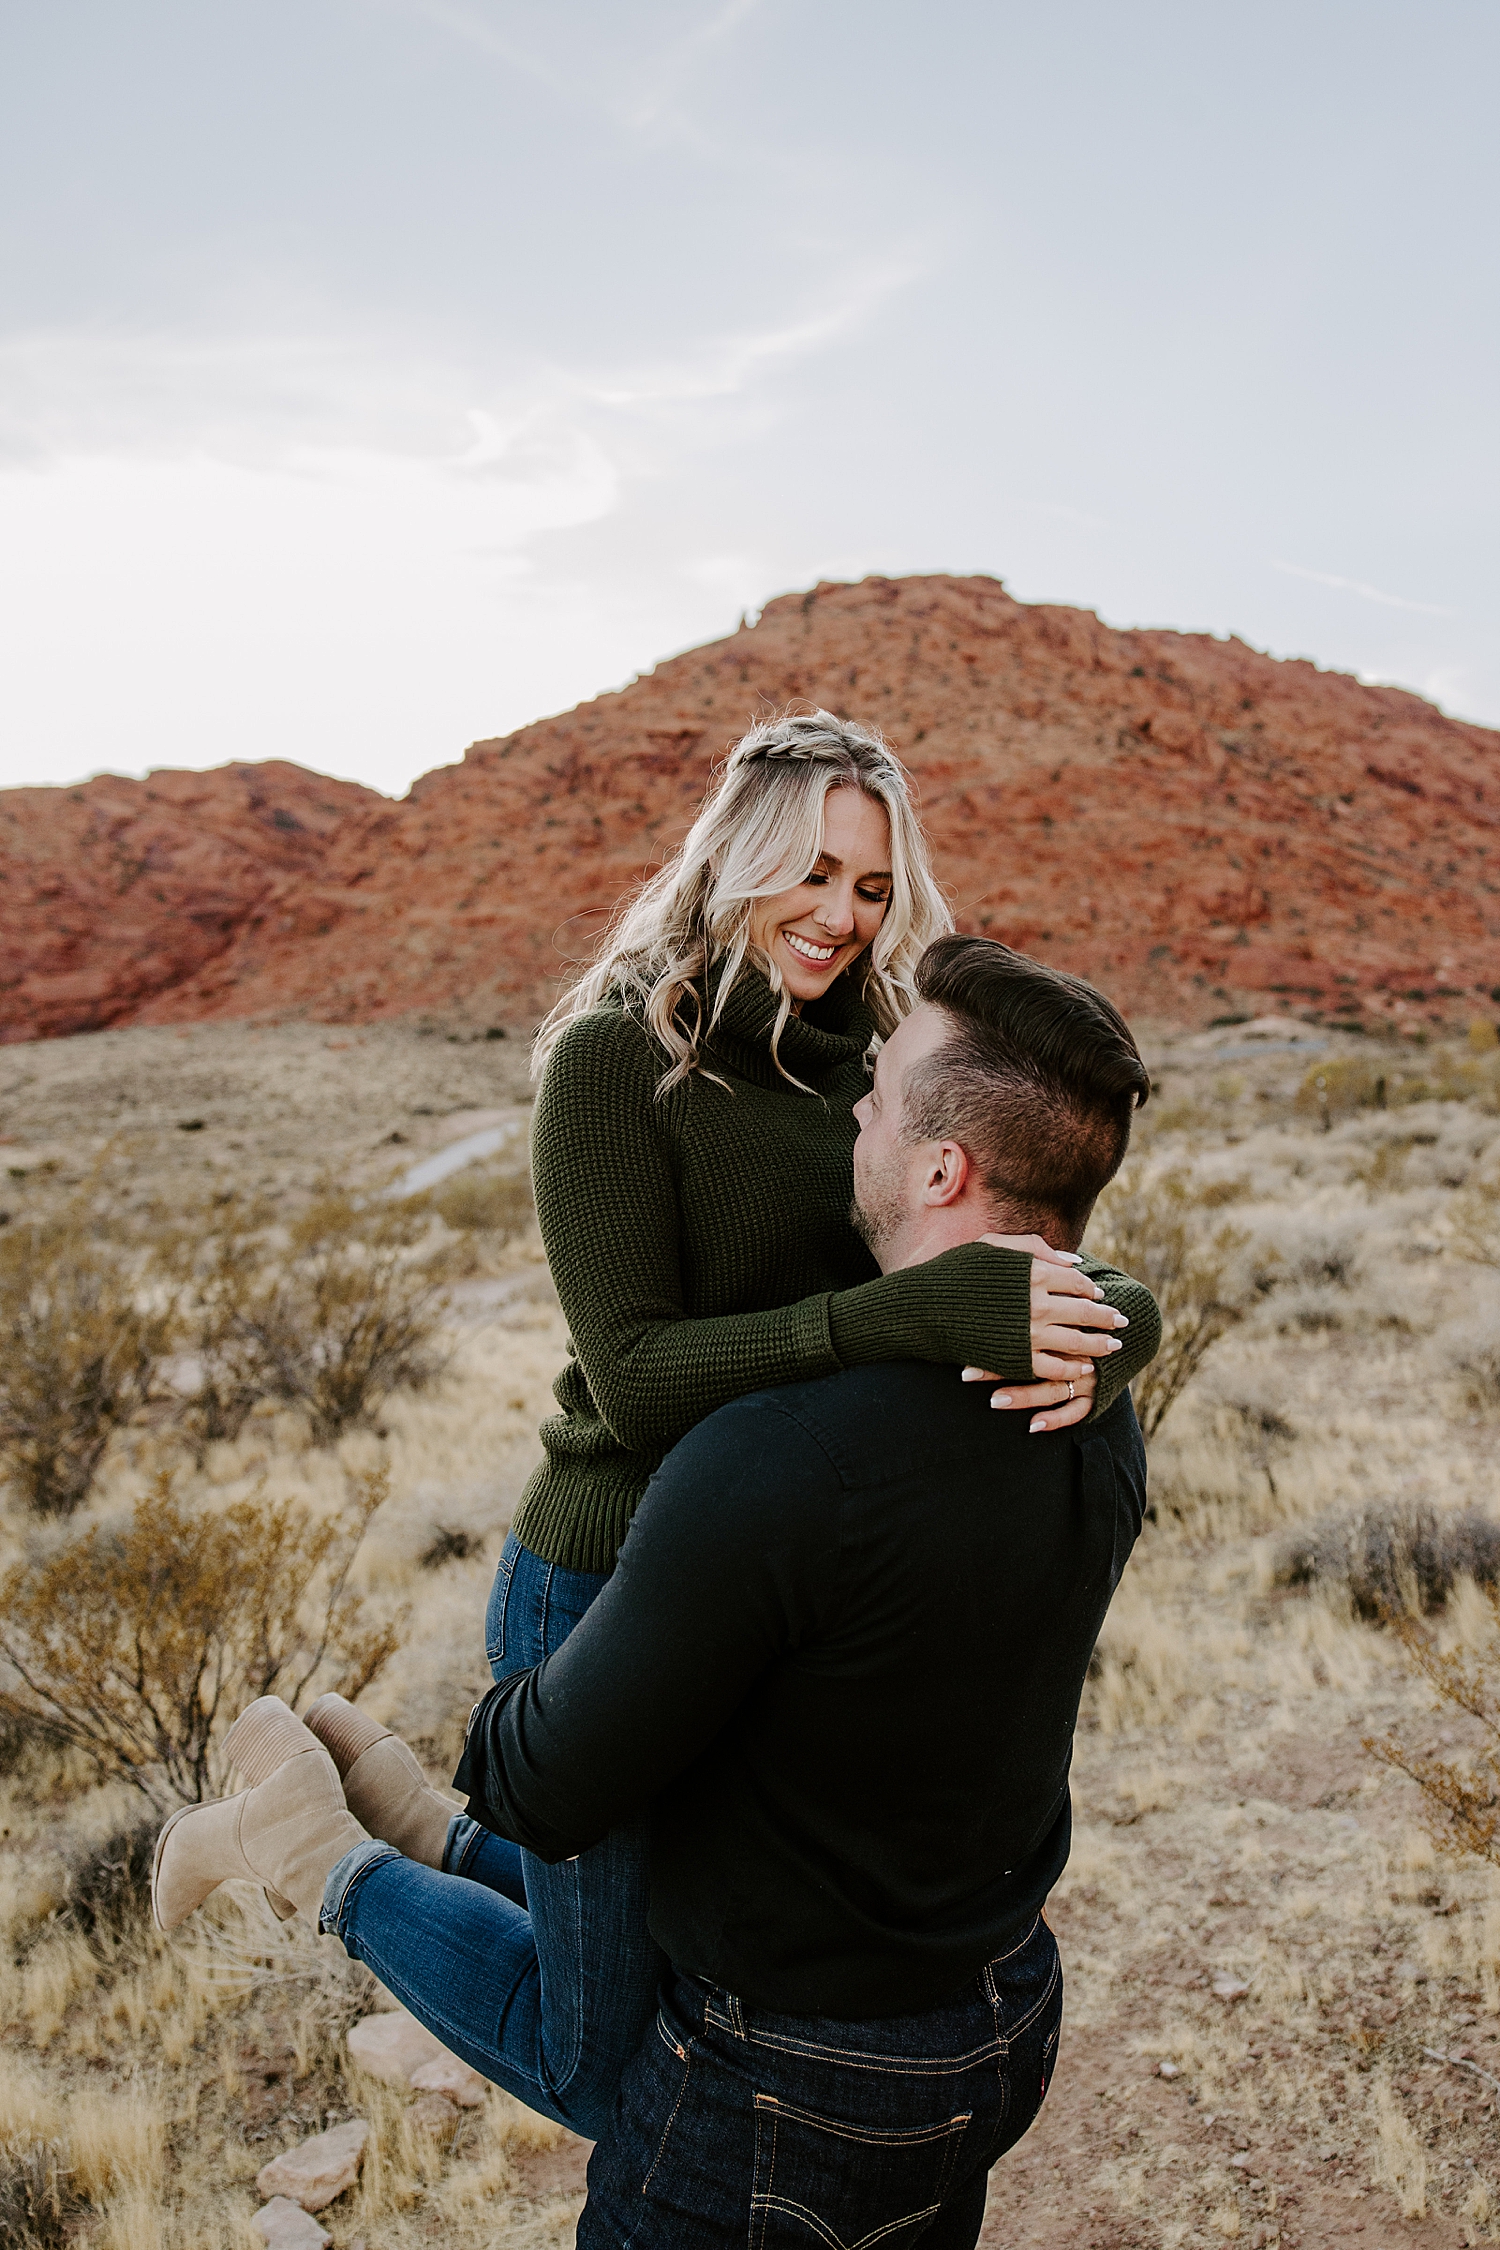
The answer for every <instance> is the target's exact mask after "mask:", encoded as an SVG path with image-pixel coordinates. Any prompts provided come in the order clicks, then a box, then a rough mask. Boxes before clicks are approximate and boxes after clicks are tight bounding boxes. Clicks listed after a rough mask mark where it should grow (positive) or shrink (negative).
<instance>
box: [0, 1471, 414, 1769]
mask: <svg viewBox="0 0 1500 2250" xmlns="http://www.w3.org/2000/svg"><path fill="white" fill-rule="evenodd" d="M387 1490H388V1477H387V1474H386V1472H385V1470H384V1469H380V1470H376V1471H373V1472H371V1473H369V1474H367V1475H364V1476H361V1477H354V1478H351V1479H350V1492H349V1503H348V1506H347V1508H346V1509H345V1510H344V1511H343V1512H342V1513H341V1514H340V1515H339V1516H337V1517H330V1518H324V1519H321V1520H320V1519H318V1518H316V1517H314V1516H313V1515H312V1514H310V1512H309V1511H308V1510H307V1509H306V1508H305V1507H304V1506H303V1505H302V1504H301V1503H300V1502H298V1501H295V1500H290V1499H284V1500H277V1501H269V1500H266V1499H264V1498H263V1497H257V1498H254V1499H248V1500H240V1501H237V1502H235V1503H234V1505H233V1506H231V1507H228V1508H224V1509H221V1510H209V1509H203V1508H194V1507H190V1506H188V1505H187V1504H186V1503H185V1502H183V1501H182V1500H180V1499H179V1498H178V1496H177V1494H176V1492H175V1490H174V1488H173V1485H172V1481H171V1479H170V1477H168V1476H166V1475H163V1476H161V1477H159V1478H158V1479H157V1480H156V1483H155V1484H154V1485H153V1486H152V1488H151V1489H150V1491H149V1492H147V1493H145V1494H144V1495H143V1496H142V1498H141V1499H140V1500H139V1501H138V1502H137V1504H136V1507H135V1510H134V1513H133V1515H132V1517H131V1520H130V1522H129V1524H128V1526H127V1527H126V1528H125V1529H124V1530H123V1531H105V1530H101V1529H95V1530H92V1531H90V1532H88V1533H86V1534H83V1535H81V1536H79V1537H77V1538H75V1539H72V1540H69V1541H68V1542H67V1543H66V1544H65V1545H63V1546H60V1547H58V1548H56V1549H55V1550H54V1551H53V1552H52V1553H51V1554H50V1555H48V1556H46V1557H45V1558H42V1559H39V1560H30V1561H26V1562H22V1563H18V1564H17V1565H15V1567H14V1568H13V1569H12V1570H11V1571H9V1572H8V1573H7V1575H6V1577H5V1578H4V1579H3V1580H0V1656H3V1658H4V1659H5V1662H6V1666H7V1667H8V1675H9V1676H8V1677H6V1676H5V1675H4V1674H0V1682H3V1684H0V1711H5V1712H8V1713H9V1714H11V1715H12V1716H13V1717H14V1718H17V1719H20V1720H22V1721H24V1722H29V1723H32V1724H41V1725H44V1726H45V1727H46V1728H47V1729H48V1730H49V1731H50V1732H51V1733H52V1734H53V1735H54V1736H55V1737H57V1738H59V1739H60V1740H62V1741H65V1742H70V1743H72V1744H74V1745H75V1746H76V1747H77V1748H78V1749H79V1750H80V1751H81V1752H82V1753H83V1754H84V1756H85V1757H86V1758H87V1759H88V1760H89V1761H90V1763H91V1764H92V1765H93V1766H94V1768H95V1769H96V1771H97V1772H99V1773H100V1774H101V1775H102V1776H109V1775H118V1776H123V1777H124V1778H125V1779H126V1780H128V1781H131V1782H133V1783H134V1784H135V1785H136V1786H137V1787H138V1788H140V1789H141V1790H143V1791H144V1792H145V1793H146V1795H147V1796H148V1797H150V1798H151V1799H152V1801H153V1802H156V1801H158V1800H159V1799H160V1798H161V1797H162V1796H163V1795H164V1794H169V1795H171V1796H176V1797H186V1798H201V1797H203V1796H205V1795H211V1794H212V1793H213V1787H214V1784H215V1783H216V1782H217V1780H218V1778H219V1775H218V1771H217V1761H216V1749H217V1744H218V1741H219V1738H220V1737H221V1735H222V1734H223V1732H224V1731H225V1729H226V1728H227V1727H228V1725H229V1723H230V1722H231V1720H232V1719H233V1718H234V1717H235V1716H236V1714H237V1713H238V1712H239V1711H240V1710H241V1709H242V1708H243V1707H244V1705H245V1704H246V1703H248V1702H250V1701H252V1700H253V1699H254V1698H255V1697H256V1696H260V1695H270V1694H273V1693H274V1694H276V1695H279V1696H281V1697H282V1699H283V1700H284V1701H285V1702H287V1703H289V1704H290V1705H291V1706H292V1708H293V1709H294V1710H295V1709H296V1707H297V1705H298V1703H299V1702H300V1701H301V1699H302V1698H303V1696H304V1695H306V1693H307V1692H308V1689H309V1688H310V1686H311V1685H312V1683H313V1681H314V1680H315V1679H316V1680H318V1681H319V1683H320V1685H321V1686H323V1687H331V1688H336V1689H337V1690H338V1691H339V1693H340V1694H343V1695H347V1696H349V1697H350V1698H351V1699H352V1698H353V1697H354V1696H356V1695H358V1694H359V1693H360V1691H361V1690H362V1689H363V1688H365V1687H367V1686H368V1685H369V1683H370V1681H371V1680H372V1679H374V1678H375V1676H376V1674H377V1673H378V1672H379V1671H380V1670H381V1668H382V1666H383V1665H384V1664H385V1663H386V1662H387V1660H388V1659H389V1658H390V1657H391V1656H392V1655H393V1654H394V1652H395V1650H396V1648H397V1647H398V1645H399V1627H398V1624H397V1623H394V1622H384V1623H382V1622H379V1621H374V1620H372V1619H371V1618H370V1617H369V1616H368V1615H367V1614H366V1609H365V1604H364V1600H363V1598H362V1596H361V1595H359V1594H358V1593H356V1592H355V1591H354V1590H353V1589H352V1588H351V1586H350V1584H349V1573H350V1568H351V1566H352V1564H353V1561H354V1557H355V1555H356V1553H357V1551H358V1549H359V1546H360V1543H361V1541H362V1540H363V1538H364V1535H365V1530H366V1527H367V1526H368V1524H369V1521H370V1518H371V1517H372V1516H373V1514H374V1513H375V1510H376V1509H377V1508H378V1507H379V1506H380V1505H381V1503H382V1501H383V1500H384V1499H385V1497H386V1493H387Z"/></svg>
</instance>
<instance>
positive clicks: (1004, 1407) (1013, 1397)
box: [962, 1367, 1098, 1437]
mask: <svg viewBox="0 0 1500 2250" xmlns="http://www.w3.org/2000/svg"><path fill="white" fill-rule="evenodd" d="M962 1380H963V1381H964V1382H966V1383H997V1382H998V1381H999V1380H1000V1378H999V1376H998V1375H989V1374H987V1373H986V1372H985V1370H984V1369H983V1368H982V1367H966V1368H965V1369H964V1370H963V1376H962ZM1097 1382H1098V1377H1097V1376H1096V1374H1095V1373H1094V1370H1093V1368H1092V1367H1091V1368H1090V1369H1089V1371H1088V1373H1087V1375H1078V1376H1074V1377H1072V1378H1070V1380H1069V1381H1068V1382H1066V1383H1007V1384H1006V1386H1005V1388H1004V1390H1000V1391H996V1393H995V1395H994V1397H993V1398H992V1399H991V1400H990V1404H991V1406H993V1407H995V1408H996V1409H997V1410H998V1411H1000V1412H1001V1413H1004V1412H1007V1411H1009V1412H1010V1413H1012V1414H1019V1413H1021V1412H1022V1411H1023V1409H1024V1410H1029V1411H1030V1412H1031V1414H1032V1417H1033V1419H1032V1423H1031V1435H1032V1436H1033V1437H1038V1436H1040V1434H1041V1432H1042V1431H1043V1430H1066V1429H1071V1427H1072V1425H1073V1424H1074V1423H1075V1422H1086V1421H1087V1420H1088V1417H1089V1415H1090V1413H1091V1412H1092V1411H1093V1405H1094V1389H1095V1385H1096V1384H1097ZM1041 1407H1048V1408H1050V1407H1056V1409H1057V1412H1056V1413H1055V1414H1054V1413H1039V1412H1037V1411H1036V1410H1037V1409H1038V1408H1041Z"/></svg>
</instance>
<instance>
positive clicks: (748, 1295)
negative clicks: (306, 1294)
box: [513, 970, 1161, 1571]
mask: <svg viewBox="0 0 1500 2250" xmlns="http://www.w3.org/2000/svg"><path fill="white" fill-rule="evenodd" d="M776 1006H777V1003H776V999H775V996H774V995H773V994H772V992H771V990H770V987H769V986H768V984H767V983H766V981H765V979H764V978H762V977H759V976H757V975H755V974H753V973H752V972H751V971H749V970H742V971H741V973H740V976H739V978H738V980H737V981H736V983H735V985H734V987H733V989H732V991H731V992H730V994H729V997H728V1000H727V1001H726V1003H725V1006H724V1011H723V1014H722V1015H721V1017H720V1020H719V1023H718V1025H717V1026H716V1027H715V1029H714V1032H713V1034H712V1036H711V1038H710V1040H709V1042H708V1055H707V1059H708V1067H709V1069H710V1070H711V1071H713V1072H714V1073H715V1074H716V1075H717V1076H718V1077H719V1078H721V1079H723V1080H724V1081H725V1083H724V1084H722V1085H716V1084H714V1083H713V1081H712V1079H710V1078H708V1077H705V1076H704V1075H703V1074H702V1073H701V1072H695V1073H694V1074H693V1076H692V1077H690V1078H689V1079H688V1080H687V1081H686V1082H685V1083H683V1084H681V1085H678V1086H675V1087H673V1089H672V1090H671V1092H670V1093H668V1094H667V1095H666V1096H665V1097H664V1098H662V1099H660V1100H658V1098H657V1095H656V1087H657V1084H658V1082H659V1080H660V1079H661V1077H662V1076H663V1075H664V1073H665V1071H666V1070H667V1068H668V1061H667V1058H666V1057H665V1055H664V1054H663V1053H662V1051H661V1049H660V1048H659V1047H658V1046H657V1045H656V1043H655V1041H654V1040H653V1039H652V1038H651V1036H650V1034H649V1033H648V1032H647V1030H646V1029H645V1027H644V1026H643V1025H642V1024H641V1023H640V1022H639V1020H638V1019H637V1018H636V1017H634V1016H633V1015H631V1014H629V1013H627V1011H626V1010H625V1008H624V1007H623V1006H622V1005H621V1004H620V1002H619V1001H618V1000H615V999H611V1000H609V1001H607V1002H606V1003H605V1004H604V1005H603V1006H602V1007H600V1008H598V1009H596V1010H594V1012H593V1013H592V1014H590V1015H587V1016H581V1017H579V1018H578V1019H577V1020H576V1021H575V1022H573V1023H571V1024H569V1025H568V1027H567V1028H566V1030H565V1031H564V1032H563V1033H562V1036H561V1037H560V1038H559V1040H558V1042H557V1045H556V1046H555V1047H554V1048H553V1050H552V1053H551V1055H550V1056H549V1058H548V1062H547V1068H546V1071H545V1073H544V1076H543V1080H542V1085H541V1090H540V1093H539V1095H538V1098H537V1105H536V1116H535V1120H534V1124H533V1128H532V1173H533V1179H534V1183H535V1188H536V1206H537V1216H538V1219H539V1220H540V1223H541V1230H542V1240H543V1243H544V1244H545V1246H546V1251H547V1259H548V1263H549V1264H550V1266H551V1269H552V1277H553V1280H554V1282H555V1283H556V1285H557V1292H558V1296H559V1299H560V1300H561V1303H562V1308H563V1312H564V1314H565V1316H566V1318H567V1322H568V1327H569V1330H570V1351H571V1354H572V1356H571V1357H570V1359H569V1362H568V1365H567V1366H566V1367H565V1368H564V1370H563V1372H562V1374H561V1375H559V1377H558V1379H557V1382H556V1384H555V1385H554V1395H555V1397H556V1399H557V1403H558V1406H559V1407H560V1409H561V1412H560V1413H558V1414H555V1415H552V1416H551V1417H549V1419H548V1420H547V1421H545V1422H544V1423H543V1424H542V1429H541V1438H542V1444H543V1447H544V1448H545V1452H546V1458H545V1460H544V1461H543V1463H542V1465H541V1467H540V1468H539V1469H538V1470H537V1471H536V1473H535V1475H534V1476H533V1477H532V1479H531V1481H530V1483H529V1484H528V1485H527V1487H526V1490H525V1493H524V1494H523V1495H522V1499H521V1505H520V1507H519V1509H518V1510H517V1512H516V1518H515V1523H514V1527H513V1528H514V1530H515V1534H516V1536H517V1538H518V1539H519V1540H520V1541H521V1542H522V1544H523V1545H524V1546H527V1547H529V1548H530V1549H531V1550H532V1552H533V1553H535V1554H538V1555H540V1556H541V1557H542V1559H543V1560H544V1561H546V1562H551V1563H554V1564H557V1565H558V1566H559V1567H561V1568H562V1569H565V1570H583V1571H610V1570H612V1569H613V1568H614V1563H615V1557H616V1555H617V1554H618V1553H619V1549H620V1545H621V1542H622V1541H623V1539H624V1537H625V1533H626V1531H627V1530H628V1529H629V1526H630V1519H631V1516H632V1515H633V1514H634V1512H635V1508H636V1505H637V1503H638V1502H639V1500H640V1497H641V1494H642V1493H643V1492H644V1491H645V1489H646V1484H647V1482H648V1480H649V1478H650V1477H651V1474H652V1472H653V1471H654V1470H655V1469H656V1468H657V1467H658V1466H659V1465H660V1463H661V1461H662V1460H663V1459H664V1458H665V1456H666V1454H667V1453H668V1452H669V1451H670V1450H671V1448H672V1446H674V1445H675V1444H676V1442H677V1440H678V1439H679V1438H680V1437H682V1436H683V1435H685V1433H686V1432H687V1431H688V1430H690V1429H692V1428H693V1427H694V1425H695V1424H696V1423H698V1422H701V1421H702V1420H703V1419H704V1417H705V1416H706V1415H709V1414H712V1413H713V1412H714V1411H715V1409H716V1408H718V1407H720V1406H724V1405H726V1404H727V1403H728V1402H729V1401H730V1400H731V1399H736V1398H743V1397H746V1396H747V1395H748V1394H749V1393H751V1392H753V1391H759V1390H766V1389H769V1388H771V1387H772V1386H774V1385H776V1384H779V1383H797V1382H805V1381H808V1380H809V1379H811V1378H813V1377H816V1376H820V1375H832V1374H836V1373H837V1372H838V1371H839V1369H841V1368H844V1367H853V1366H858V1365H865V1364H869V1363H871V1362H875V1361H879V1360H895V1359H919V1360H929V1361H937V1362H948V1363H951V1364H952V1365H953V1366H954V1368H955V1371H956V1369H957V1368H958V1367H959V1366H960V1365H963V1364H966V1363H973V1364H975V1365H978V1366H981V1367H986V1368H989V1369H992V1370H993V1371H994V1373H995V1374H997V1375H999V1376H1000V1377H1001V1378H1002V1380H1004V1381H1007V1382H1025V1381H1028V1380H1029V1379H1030V1376H1031V1342H1030V1317H1031V1304H1030V1289H1031V1261H1030V1259H1029V1258H1026V1257H1023V1256H1021V1255H1020V1254H1019V1253H1017V1252H1013V1251H1006V1250H993V1249H990V1248H988V1247H987V1246H986V1245H984V1244H981V1243H971V1244H966V1245H964V1246H963V1247H962V1248H960V1249H957V1250H949V1251H945V1252H944V1253H943V1255H942V1256H941V1257H938V1258H933V1259H931V1260H930V1261H928V1262H927V1263H926V1264H924V1265H918V1266H907V1267H903V1268H902V1269H901V1270H900V1271H899V1272H896V1273H890V1274H882V1273H881V1272H880V1270H879V1268H878V1266H877V1265H876V1263H875V1261H874V1259H873V1258H872V1257H871V1255H870V1252H869V1251H868V1249H867V1248H866V1247H865V1245H864V1243H863V1242H862V1241H861V1240H860V1238H859V1237H858V1235H857V1234H856V1233H855V1232H854V1229H853V1227H852V1226H851V1225H850V1222H849V1204H850V1199H851V1197H852V1194H853V1178H854V1174H853V1148H854V1142H855V1140H856V1138H857V1136H858V1131H859V1128H858V1126H857V1125H856V1123H855V1120H854V1115H853V1109H854V1104H855V1103H856V1102H857V1101H858V1100H860V1098H861V1097H862V1096H863V1095H864V1093H865V1092H866V1091H867V1089H868V1086H869V1075H868V1071H867V1068H866V1062H865V1057H866V1054H867V1052H868V1049H869V1045H870V1041H871V1039H872V1037H873V1035H874V1030H875V1025H874V1020H873V1018H872V1017H871V1015H870V1013H869V1011H868V1009H867V1008H866V1007H865V1006H864V1004H863V1002H862V1001H861V1000H860V999H859V997H858V996H857V994H856V993H855V992H854V991H853V990H852V989H851V988H850V986H849V984H848V982H847V980H846V979H844V978H840V979H839V981H838V983H837V984H835V986H834V987H833V990H832V991H831V992H830V993H829V994H827V995H826V996H825V997H824V999H823V1000H821V1001H819V1002H816V1003H814V1004H812V1005H810V1006H809V1007H808V1008H807V1009H805V1010H804V1012H803V1013H802V1015H800V1016H792V1017H790V1018H789V1019H788V1021H787V1023H786V1024H785V1026H784V1027H783V1029H782V1033H781V1038H780V1041H779V1052H780V1057H781V1061H782V1065H783V1067H784V1069H785V1070H786V1071H788V1072H789V1073H790V1074H791V1076H792V1077H794V1078H797V1079H800V1080H801V1081H802V1082H803V1085H804V1086H806V1087H809V1088H811V1089H812V1090H811V1091H810V1092H803V1091H801V1090H800V1089H799V1088H798V1087H796V1086H793V1085H791V1084H789V1083H788V1081H787V1079H786V1078H785V1077H783V1076H782V1074H781V1072H780V1071H778V1070H777V1068H776V1065H775V1062H774V1061H773V1059H772V1055H771V1049H770V1033H771V1028H772V1025H773V1023H774V1021H775V1015H776ZM1087 1270H1088V1271H1089V1272H1091V1273H1092V1274H1093V1275H1094V1278H1095V1279H1096V1280H1097V1281H1098V1282H1099V1284H1100V1286H1101V1287H1102V1288H1103V1289H1104V1292H1105V1295H1106V1297H1107V1298H1108V1300H1109V1302H1110V1303H1111V1304H1113V1305H1115V1306H1116V1307H1117V1308H1118V1309H1119V1310H1120V1311H1121V1312H1125V1313H1128V1314H1129V1316H1130V1323H1131V1325H1130V1327H1129V1329H1128V1330H1127V1331H1126V1333H1125V1349H1124V1350H1123V1351H1121V1352H1117V1353H1115V1354H1113V1355H1112V1356H1111V1357H1110V1358H1109V1359H1108V1360H1106V1361H1104V1362H1102V1363H1101V1366H1100V1371H1099V1387H1098V1398H1097V1403H1096V1406H1095V1412H1096V1413H1102V1412H1103V1411H1104V1409H1105V1408H1106V1407H1107V1406H1108V1405H1109V1404H1110V1403H1111V1402H1112V1401H1113V1400H1114V1399H1115V1398H1117V1397H1118V1395H1119V1393H1120V1391H1121V1390H1122V1389H1123V1388H1124V1387H1125V1385H1126V1384H1127V1383H1128V1382H1129V1381H1130V1379H1131V1378H1132V1376H1134V1375H1136V1374H1139V1372H1140V1370H1141V1368H1142V1367H1144V1366H1145V1365H1146V1363H1147V1362H1148V1361H1149V1360H1150V1358H1151V1357H1152V1355H1153V1354H1154V1352H1155V1350H1156V1348H1157V1344H1158V1342H1159V1340H1160V1334H1161V1326H1160V1320H1159V1317H1158V1315H1157V1311H1156V1305H1155V1302H1154V1300H1153V1299H1152V1297H1151V1295H1150V1293H1149V1292H1148V1291H1147V1290H1145V1289H1144V1288H1142V1287H1141V1285H1140V1284H1139V1283H1138V1282H1134V1281H1131V1280H1129V1279H1127V1278H1126V1276H1124V1275H1122V1274H1116V1273H1115V1272H1114V1271H1113V1269H1111V1268H1109V1267H1103V1266H1098V1265H1096V1264H1094V1263H1093V1262H1092V1261H1090V1262H1089V1263H1088V1266H1087ZM957 1379H958V1378H957V1373H956V1372H955V1376H954V1380H955V1381H957Z"/></svg>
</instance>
